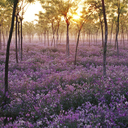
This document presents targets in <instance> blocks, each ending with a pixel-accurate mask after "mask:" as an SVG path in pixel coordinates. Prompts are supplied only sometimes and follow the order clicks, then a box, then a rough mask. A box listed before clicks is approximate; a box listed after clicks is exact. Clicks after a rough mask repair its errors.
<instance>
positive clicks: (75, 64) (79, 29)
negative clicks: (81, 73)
mask: <svg viewBox="0 0 128 128" xmlns="http://www.w3.org/2000/svg"><path fill="white" fill-rule="evenodd" d="M80 31H81V29H79V32H78V37H77V43H76V50H75V61H74V65H76V57H77V49H78V44H79V38H80Z"/></svg>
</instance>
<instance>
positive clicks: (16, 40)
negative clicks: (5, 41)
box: [15, 15, 18, 63]
mask: <svg viewBox="0 0 128 128" xmlns="http://www.w3.org/2000/svg"><path fill="white" fill-rule="evenodd" d="M17 22H18V18H17V15H16V28H15V45H16V46H15V47H16V63H18V53H17Z"/></svg>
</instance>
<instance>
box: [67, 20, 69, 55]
mask: <svg viewBox="0 0 128 128" xmlns="http://www.w3.org/2000/svg"><path fill="white" fill-rule="evenodd" d="M66 23H67V40H66V55H67V56H69V21H68V19H67V20H66Z"/></svg>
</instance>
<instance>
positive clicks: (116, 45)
mask: <svg viewBox="0 0 128 128" xmlns="http://www.w3.org/2000/svg"><path fill="white" fill-rule="evenodd" d="M119 6H120V5H119ZM119 18H120V12H119V7H118V18H117V26H116V39H115V48H117V56H118V57H119V46H118V34H119Z"/></svg>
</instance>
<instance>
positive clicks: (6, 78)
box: [4, 0, 18, 104]
mask: <svg viewBox="0 0 128 128" xmlns="http://www.w3.org/2000/svg"><path fill="white" fill-rule="evenodd" d="M17 3H18V0H15V1H14V6H13V13H12V22H11V28H10V34H9V39H8V43H7V50H6V61H5V99H4V102H5V104H6V101H7V95H8V63H9V51H10V43H11V38H12V33H13V27H14V18H15V12H16V7H17Z"/></svg>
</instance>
